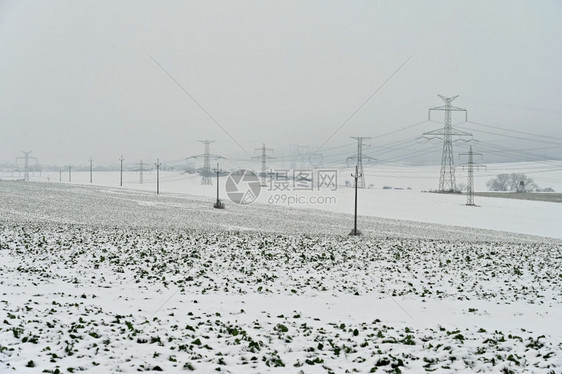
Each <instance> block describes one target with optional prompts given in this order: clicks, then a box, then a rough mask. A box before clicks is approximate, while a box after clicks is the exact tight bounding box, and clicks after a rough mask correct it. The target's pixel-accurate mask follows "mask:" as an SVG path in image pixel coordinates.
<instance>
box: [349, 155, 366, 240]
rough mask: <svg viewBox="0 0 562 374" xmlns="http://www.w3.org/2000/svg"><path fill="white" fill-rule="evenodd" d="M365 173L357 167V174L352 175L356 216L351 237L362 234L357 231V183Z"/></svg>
mask: <svg viewBox="0 0 562 374" xmlns="http://www.w3.org/2000/svg"><path fill="white" fill-rule="evenodd" d="M362 175H363V173H360V172H359V166H358V165H355V174H353V173H352V174H351V176H352V177H353V178H354V179H355V214H354V217H353V231H351V232H350V233H349V235H354V236H355V235H361V232H360V231H358V230H357V184H358V183H357V181H358V179H359V178H361V177H362Z"/></svg>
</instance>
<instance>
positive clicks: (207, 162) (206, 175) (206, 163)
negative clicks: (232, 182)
mask: <svg viewBox="0 0 562 374" xmlns="http://www.w3.org/2000/svg"><path fill="white" fill-rule="evenodd" d="M199 141H200V142H201V143H203V144H204V145H205V148H204V151H203V153H202V154H200V155H195V156H191V157H188V158H186V160H189V159H190V158H203V169H202V170H201V176H202V178H201V184H202V185H208V186H212V185H213V178H212V177H213V176H214V173H213V171H212V170H211V159H213V160H219V159H223V158H224V157H222V156H217V155H213V154H211V147H210V146H209V144H211V143H214V142H215V141H214V140H199Z"/></svg>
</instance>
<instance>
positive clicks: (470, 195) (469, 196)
mask: <svg viewBox="0 0 562 374" xmlns="http://www.w3.org/2000/svg"><path fill="white" fill-rule="evenodd" d="M459 156H468V162H467V163H466V164H462V165H461V166H462V167H463V169H464V167H467V168H468V177H467V183H466V205H469V206H474V205H475V204H474V168H476V169H479V168H481V167H483V168H485V167H486V166H485V165H481V164H475V163H474V156H480V157H482V153H474V152H472V146H470V149H469V151H468V153H461V154H459Z"/></svg>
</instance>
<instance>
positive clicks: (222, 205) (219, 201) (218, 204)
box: [213, 162, 224, 209]
mask: <svg viewBox="0 0 562 374" xmlns="http://www.w3.org/2000/svg"><path fill="white" fill-rule="evenodd" d="M213 170H214V172H215V173H217V202H216V203H215V205H213V207H214V208H216V209H224V203H223V202H222V201H221V199H220V196H219V176H220V174H221V173H222V169H220V168H219V163H218V162H217V168H216V169H213Z"/></svg>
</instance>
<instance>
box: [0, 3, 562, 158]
mask: <svg viewBox="0 0 562 374" xmlns="http://www.w3.org/2000/svg"><path fill="white" fill-rule="evenodd" d="M561 40H562V2H560V1H541V2H531V1H495V2H489V1H455V2H450V1H424V2H418V1H401V2H393V1H372V2H336V1H306V2H298V1H265V2H264V1H236V2H231V1H200V2H185V1H138V0H135V1H99V0H96V1H80V2H76V1H56V0H55V1H48V2H46V1H45V2H34V1H2V0H0V56H1V57H0V128H1V130H2V131H1V135H0V163H1V164H2V165H11V164H14V162H15V158H16V157H19V156H22V153H21V151H33V153H32V156H35V157H37V158H38V159H39V163H40V164H42V165H64V164H69V163H72V164H74V165H84V166H85V165H87V164H88V159H89V158H90V156H91V157H93V159H94V160H95V163H96V165H118V163H119V161H118V158H119V157H120V156H121V155H123V156H124V157H125V159H126V160H127V162H130V163H133V162H138V161H139V160H141V159H142V160H146V161H149V162H150V161H152V162H153V161H154V160H156V158H160V160H161V161H163V162H167V163H178V164H182V163H186V161H185V158H186V157H189V156H191V155H195V154H200V153H202V152H203V144H201V143H200V142H199V140H203V139H212V140H216V142H215V143H213V144H212V145H211V152H212V153H214V154H218V155H221V156H224V157H227V160H226V161H225V162H226V163H228V162H232V163H234V162H247V161H248V162H249V161H250V156H256V155H258V154H259V153H258V152H256V151H255V148H259V147H261V146H262V143H265V144H266V146H267V147H268V148H273V149H274V151H273V153H271V155H273V156H276V157H277V158H278V159H277V161H275V162H278V163H282V162H286V161H287V160H290V159H291V157H292V156H291V155H294V154H295V153H296V150H297V145H301V146H307V147H308V148H305V147H301V149H302V150H303V151H302V152H305V151H304V150H305V149H306V150H307V152H318V153H321V154H322V157H323V160H324V163H325V164H326V165H338V164H341V165H344V164H345V161H346V157H347V156H353V153H354V152H355V150H356V142H355V141H354V140H353V139H350V138H349V137H350V136H365V137H372V139H371V142H370V144H371V146H370V147H367V148H365V151H364V152H365V154H366V155H369V156H372V157H374V158H376V159H377V160H378V161H377V162H378V163H381V164H384V163H399V164H412V165H417V164H439V163H440V161H441V147H440V146H439V144H430V143H421V142H419V140H416V138H418V137H420V136H421V135H422V133H423V132H424V131H430V130H434V129H437V128H439V127H442V123H443V114H442V113H440V112H436V113H432V120H433V121H431V122H428V121H427V118H428V109H429V108H430V107H436V106H440V105H442V104H443V102H442V101H441V99H440V98H439V97H438V96H437V94H438V93H440V94H442V95H445V96H454V95H460V96H459V98H457V99H456V100H455V101H454V102H453V104H454V105H457V106H460V107H462V108H466V109H467V110H468V120H469V122H466V123H464V115H463V114H462V113H461V114H455V115H454V116H453V123H454V124H458V126H459V128H461V129H462V130H464V131H469V132H471V133H473V134H474V138H475V139H478V140H479V141H480V143H477V144H473V147H474V148H475V151H477V152H481V153H484V157H485V161H486V162H487V163H490V162H515V161H541V160H559V159H561V158H562V127H561V126H560V122H561V119H562V108H561V107H560V102H561V99H562V90H561V87H562V74H561V66H562V43H561V42H560V41H561ZM408 58H410V59H409V60H408ZM405 61H407V63H406V64H405V65H404V66H403V67H402V68H400V69H399V67H400V66H401V65H402V64H403V63H404V62H405ZM159 64H160V66H159ZM162 68H164V69H165V70H166V71H167V72H168V73H169V74H170V75H171V76H172V77H173V79H175V80H176V81H177V82H178V83H179V84H180V85H181V86H182V87H183V88H184V89H185V90H186V91H187V92H188V93H189V95H191V96H192V97H193V99H195V100H196V101H197V103H199V105H198V104H197V103H196V102H195V101H194V100H193V99H192V98H191V97H190V96H189V95H188V94H186V93H185V92H184V91H182V89H181V88H180V87H179V86H178V84H176V82H174V80H173V79H172V78H170V76H168V75H167V73H166V72H165V71H164V70H163V69H162ZM397 70H398V72H396V71H397ZM394 73H395V74H394ZM393 74H394V75H393ZM389 77H391V78H390V80H389V81H388V82H387V83H386V84H384V82H385V81H386V80H387V79H389ZM383 84H384V85H383ZM381 85H383V87H382V88H381ZM379 88H380V90H379V91H376V90H377V89H379ZM375 92H376V94H375V95H374V96H373V97H372V98H371V99H370V100H369V101H368V102H367V103H366V104H365V105H364V106H362V107H361V109H360V110H359V111H357V113H356V114H355V115H353V116H352V117H351V119H349V117H350V116H351V115H352V113H354V112H355V111H356V110H357V109H358V108H359V107H360V106H361V105H362V104H363V103H365V101H366V100H367V99H368V98H369V97H370V96H371V95H373V93H375ZM201 107H203V108H204V110H203V109H202V108H201ZM205 111H207V112H208V114H210V115H211V116H212V117H213V118H214V119H215V120H216V122H218V124H217V123H216V122H215V121H213V120H212V119H211V118H210V117H209V115H208V114H207V113H206V112H205ZM347 119H349V121H348V122H347V123H346V124H345V125H344V126H343V127H341V129H340V130H339V131H337V129H338V128H339V127H340V126H341V125H342V124H343V123H344V122H345V121H346V120H347ZM221 127H222V128H221ZM229 134H230V135H229ZM328 139H329V140H328ZM327 140H328V141H327ZM326 141H327V142H326ZM320 147H321V148H320ZM455 147H456V148H455V157H457V154H458V153H460V152H465V151H466V149H467V147H468V145H466V144H463V143H455ZM198 162H199V161H198ZM201 162H202V161H201ZM549 165H550V166H549V167H552V165H553V164H549ZM256 167H258V165H257V164H256Z"/></svg>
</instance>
